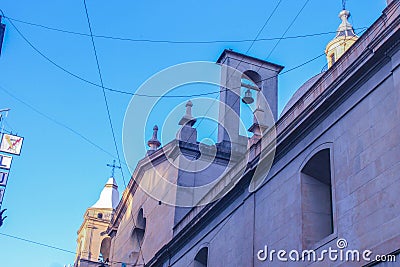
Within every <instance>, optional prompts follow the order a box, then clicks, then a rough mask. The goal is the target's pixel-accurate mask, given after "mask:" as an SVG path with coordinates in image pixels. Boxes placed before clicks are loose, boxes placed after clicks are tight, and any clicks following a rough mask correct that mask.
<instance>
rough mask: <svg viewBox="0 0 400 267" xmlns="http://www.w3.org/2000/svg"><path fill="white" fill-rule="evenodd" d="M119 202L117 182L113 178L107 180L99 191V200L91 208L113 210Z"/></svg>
mask: <svg viewBox="0 0 400 267" xmlns="http://www.w3.org/2000/svg"><path fill="white" fill-rule="evenodd" d="M118 202H119V192H118V186H117V182H116V181H115V179H114V178H113V177H111V178H110V179H108V181H107V183H106V185H105V186H104V188H103V191H101V194H100V197H99V200H97V202H96V203H95V204H94V205H93V206H92V208H97V209H115V208H116V207H117V205H118Z"/></svg>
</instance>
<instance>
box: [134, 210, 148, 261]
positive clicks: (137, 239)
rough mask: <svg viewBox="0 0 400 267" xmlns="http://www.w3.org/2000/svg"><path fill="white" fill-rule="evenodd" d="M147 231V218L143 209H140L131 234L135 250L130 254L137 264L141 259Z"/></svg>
mask: <svg viewBox="0 0 400 267" xmlns="http://www.w3.org/2000/svg"><path fill="white" fill-rule="evenodd" d="M145 231H146V218H145V217H144V215H143V209H140V210H139V213H138V215H137V218H136V221H135V227H134V228H133V230H132V236H131V240H132V243H133V250H132V252H131V254H130V258H131V260H132V262H133V263H135V264H136V263H137V262H138V260H139V256H140V253H141V252H140V250H141V247H142V244H143V239H144V234H145Z"/></svg>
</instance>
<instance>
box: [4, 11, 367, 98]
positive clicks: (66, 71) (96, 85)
mask: <svg viewBox="0 0 400 267" xmlns="http://www.w3.org/2000/svg"><path fill="white" fill-rule="evenodd" d="M4 17H5V18H6V19H7V20H8V21H9V22H10V24H11V26H12V27H13V28H14V29H15V30H16V32H17V33H18V35H19V36H20V37H21V38H22V39H23V40H24V41H25V42H26V43H27V44H28V45H29V46H30V47H31V48H32V49H33V50H34V51H35V52H36V53H38V54H39V55H40V56H41V57H42V58H44V59H45V60H46V61H48V62H49V63H50V64H52V65H54V66H55V67H56V68H58V69H60V70H61V71H63V72H65V73H67V74H68V75H70V76H72V77H74V78H76V79H78V80H80V81H82V82H84V83H87V84H90V85H93V86H95V87H100V88H102V89H103V88H104V89H105V90H107V91H110V92H114V93H119V94H124V95H130V96H139V97H148V98H190V97H201V96H207V95H214V94H219V93H221V92H223V91H224V90H219V91H213V92H208V93H199V94H191V95H149V94H140V93H132V92H129V91H125V90H119V89H115V88H111V87H107V86H104V85H103V86H102V85H101V84H97V83H95V82H92V81H90V80H88V79H86V78H83V77H82V76H80V75H78V74H76V73H74V72H72V71H70V70H68V69H66V68H65V67H63V66H61V65H60V64H58V63H57V62H55V61H54V60H53V59H51V58H50V57H49V56H47V55H46V54H45V53H43V52H42V51H41V50H40V49H39V48H37V47H36V46H35V45H34V44H33V43H32V42H31V41H30V40H29V39H28V38H27V37H26V36H25V35H24V34H23V33H22V32H21V30H20V29H19V28H18V27H17V26H16V25H15V24H14V23H13V22H12V20H11V19H10V18H9V17H6V16H4ZM359 29H366V27H362V28H359ZM330 33H336V31H335V32H329V34H330ZM323 34H325V33H323ZM326 34H328V33H326ZM316 35H321V34H314V35H307V36H316ZM93 37H95V35H93ZM303 37H306V35H304V36H303ZM294 38H299V36H297V37H293V39H294ZM278 39H281V40H283V39H285V38H278ZM254 40H255V39H253V41H254ZM256 41H257V40H256ZM246 53H247V52H246ZM217 97H218V95H217Z"/></svg>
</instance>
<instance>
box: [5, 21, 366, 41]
mask: <svg viewBox="0 0 400 267" xmlns="http://www.w3.org/2000/svg"><path fill="white" fill-rule="evenodd" d="M4 18H6V19H8V20H12V21H15V22H19V23H22V24H26V25H30V26H34V27H39V28H43V29H46V30H50V31H56V32H61V33H67V34H71V35H80V36H86V37H90V34H87V33H83V32H77V31H70V30H66V29H61V28H55V27H50V26H46V25H42V24H38V23H33V22H29V21H24V20H20V19H16V18H12V17H9V16H4ZM365 28H366V27H361V28H357V29H355V30H362V29H365ZM335 33H336V31H327V32H318V33H310V34H301V35H293V36H286V37H270V38H256V39H226V40H195V41H189V40H167V39H136V38H130V37H122V36H111V35H96V34H93V37H95V38H102V39H110V40H116V41H127V42H136V43H165V44H215V43H250V42H263V41H276V40H286V39H299V38H307V37H314V36H321V35H328V34H335Z"/></svg>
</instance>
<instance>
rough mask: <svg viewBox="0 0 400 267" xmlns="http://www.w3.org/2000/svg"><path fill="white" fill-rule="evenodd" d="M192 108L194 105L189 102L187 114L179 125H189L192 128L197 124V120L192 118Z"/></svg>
mask: <svg viewBox="0 0 400 267" xmlns="http://www.w3.org/2000/svg"><path fill="white" fill-rule="evenodd" d="M192 107H193V103H192V101H190V100H189V101H188V102H187V103H186V113H185V115H184V116H183V117H182V119H181V120H180V121H179V125H189V126H190V127H192V126H193V125H194V124H195V123H196V119H195V118H194V117H193V116H192Z"/></svg>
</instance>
